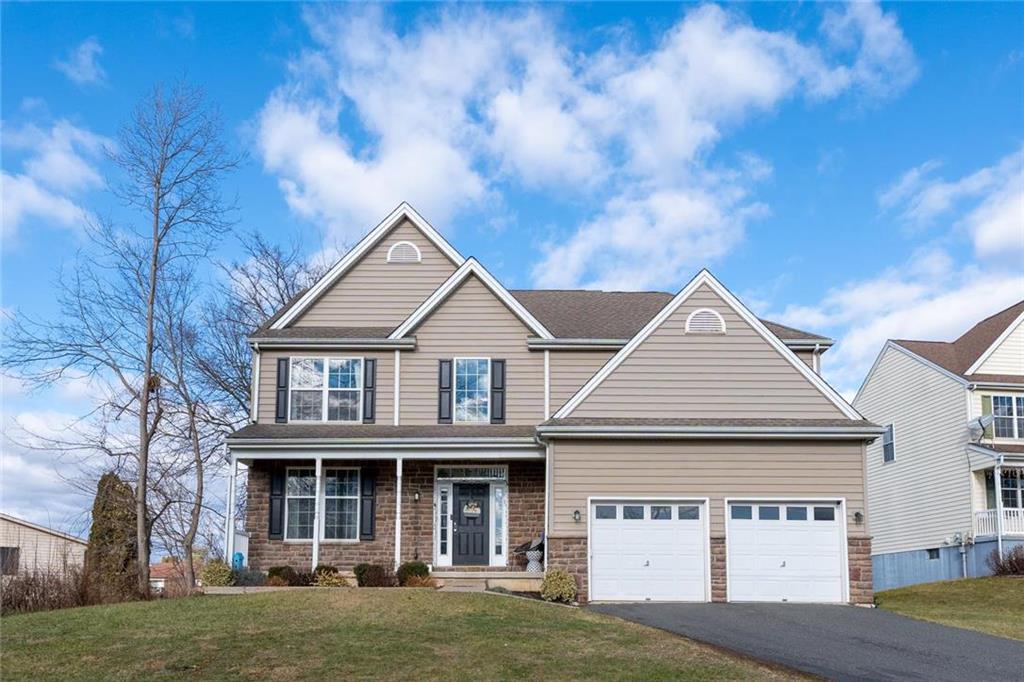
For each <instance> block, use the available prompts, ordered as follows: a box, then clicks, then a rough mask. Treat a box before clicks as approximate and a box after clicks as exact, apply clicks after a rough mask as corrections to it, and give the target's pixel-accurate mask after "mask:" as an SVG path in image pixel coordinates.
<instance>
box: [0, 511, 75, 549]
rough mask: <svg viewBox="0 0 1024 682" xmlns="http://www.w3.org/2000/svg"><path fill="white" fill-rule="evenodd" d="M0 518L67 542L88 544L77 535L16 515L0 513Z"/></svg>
mask: <svg viewBox="0 0 1024 682" xmlns="http://www.w3.org/2000/svg"><path fill="white" fill-rule="evenodd" d="M0 519H3V520H4V521H8V522H10V523H14V524H17V525H19V526H24V527H26V528H31V529H32V530H37V531H39V532H40V533H46V534H47V535H53V536H55V537H58V538H63V539H64V540H68V541H69V542H75V543H78V544H80V545H88V544H89V543H88V542H86V541H85V540H83V539H82V538H80V537H77V536H74V535H70V534H68V533H62V532H61V531H59V530H54V529H53V528H47V527H46V526H40V525H39V524H37V523H32V522H31V521H26V520H25V519H19V518H18V517H17V516H11V515H10V514H4V513H0Z"/></svg>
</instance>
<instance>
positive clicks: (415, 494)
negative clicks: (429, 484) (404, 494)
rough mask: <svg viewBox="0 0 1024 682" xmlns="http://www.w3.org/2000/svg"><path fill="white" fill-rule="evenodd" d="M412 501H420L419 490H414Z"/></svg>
mask: <svg viewBox="0 0 1024 682" xmlns="http://www.w3.org/2000/svg"><path fill="white" fill-rule="evenodd" d="M412 501H413V502H419V501H420V491H419V490H417V491H416V492H414V493H413V494H412Z"/></svg>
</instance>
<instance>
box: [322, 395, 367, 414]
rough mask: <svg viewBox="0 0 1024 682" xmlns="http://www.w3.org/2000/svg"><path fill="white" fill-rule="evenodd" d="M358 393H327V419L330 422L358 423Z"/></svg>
mask: <svg viewBox="0 0 1024 682" xmlns="http://www.w3.org/2000/svg"><path fill="white" fill-rule="evenodd" d="M359 393H360V392H359V391H327V419H328V420H329V421H332V422H355V421H359V418H360V415H359Z"/></svg>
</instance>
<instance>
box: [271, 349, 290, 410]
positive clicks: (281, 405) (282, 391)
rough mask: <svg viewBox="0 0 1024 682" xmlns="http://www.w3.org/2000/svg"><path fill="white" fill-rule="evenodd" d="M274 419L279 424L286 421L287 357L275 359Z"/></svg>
mask: <svg viewBox="0 0 1024 682" xmlns="http://www.w3.org/2000/svg"><path fill="white" fill-rule="evenodd" d="M275 401H276V403H275V405H276V406H275V408H274V421H275V422H277V423H279V424H281V423H284V422H286V421H288V358H278V359H277V392H276V398H275Z"/></svg>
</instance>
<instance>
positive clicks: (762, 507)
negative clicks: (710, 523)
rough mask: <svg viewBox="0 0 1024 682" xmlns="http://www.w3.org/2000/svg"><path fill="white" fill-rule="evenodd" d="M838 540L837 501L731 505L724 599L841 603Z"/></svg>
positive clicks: (840, 528)
mask: <svg viewBox="0 0 1024 682" xmlns="http://www.w3.org/2000/svg"><path fill="white" fill-rule="evenodd" d="M843 540H844V537H843V509H842V506H841V505H839V504H837V503H832V502H800V501H793V502H777V501H770V502H733V503H730V504H729V509H728V514H727V518H726V543H727V545H728V555H727V558H726V571H727V573H728V576H729V578H728V579H729V585H728V590H729V601H788V602H842V601H845V599H844V597H843V593H844V590H843V583H844V580H843V577H844V575H845V573H846V572H845V571H844V568H843V564H844V561H843V557H844V556H845V552H844V548H843Z"/></svg>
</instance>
